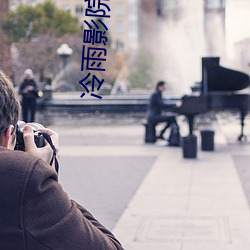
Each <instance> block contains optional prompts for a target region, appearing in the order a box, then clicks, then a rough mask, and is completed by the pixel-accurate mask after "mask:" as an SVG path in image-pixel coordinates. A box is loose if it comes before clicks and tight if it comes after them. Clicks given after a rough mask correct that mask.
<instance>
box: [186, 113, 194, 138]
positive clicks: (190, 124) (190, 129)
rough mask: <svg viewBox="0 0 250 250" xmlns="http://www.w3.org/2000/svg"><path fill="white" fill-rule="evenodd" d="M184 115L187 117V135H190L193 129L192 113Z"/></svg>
mask: <svg viewBox="0 0 250 250" xmlns="http://www.w3.org/2000/svg"><path fill="white" fill-rule="evenodd" d="M186 117H187V119H188V126H189V135H192V134H193V130H194V115H187V116H186Z"/></svg>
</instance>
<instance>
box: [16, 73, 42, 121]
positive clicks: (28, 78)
mask: <svg viewBox="0 0 250 250" xmlns="http://www.w3.org/2000/svg"><path fill="white" fill-rule="evenodd" d="M19 94H20V95H22V113H23V121H24V122H34V121H35V113H36V99H37V97H38V87H37V84H36V82H35V80H34V78H33V72H32V70H31V69H26V70H25V72H24V79H23V82H22V83H21V85H20V88H19Z"/></svg>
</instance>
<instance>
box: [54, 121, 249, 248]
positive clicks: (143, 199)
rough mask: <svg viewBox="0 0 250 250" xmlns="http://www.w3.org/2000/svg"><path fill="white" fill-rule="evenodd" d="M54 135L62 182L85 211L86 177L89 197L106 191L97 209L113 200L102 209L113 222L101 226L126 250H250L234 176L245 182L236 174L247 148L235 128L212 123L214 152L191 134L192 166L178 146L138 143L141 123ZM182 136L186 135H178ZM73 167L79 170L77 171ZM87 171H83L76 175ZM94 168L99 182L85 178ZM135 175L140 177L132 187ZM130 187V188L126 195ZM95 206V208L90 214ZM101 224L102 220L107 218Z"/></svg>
mask: <svg viewBox="0 0 250 250" xmlns="http://www.w3.org/2000/svg"><path fill="white" fill-rule="evenodd" d="M55 129H57V131H58V132H59V133H60V134H61V138H62V143H61V145H62V146H61V149H60V152H61V164H62V167H61V172H60V175H59V180H60V182H61V183H62V185H63V187H64V188H65V189H66V191H67V192H68V193H69V194H70V196H71V197H72V196H73V198H74V199H76V200H77V201H79V200H80V201H79V202H80V203H81V204H84V203H85V204H86V199H85V198H84V196H83V191H84V188H87V187H84V184H83V183H82V182H81V178H82V177H83V176H86V175H87V178H86V179H85V181H87V180H88V181H89V184H90V186H91V183H92V184H93V185H92V189H90V190H89V191H88V192H87V193H89V192H92V194H94V193H96V192H99V191H98V190H99V189H98V187H97V186H98V185H99V188H101V189H104V190H105V191H104V192H109V195H107V197H105V195H104V196H103V193H101V194H100V196H99V198H100V200H99V202H100V203H105V201H106V200H109V198H110V197H108V196H112V195H114V197H113V200H112V199H111V200H110V201H112V202H110V203H109V202H108V203H107V204H106V205H105V206H106V207H105V209H110V216H111V217H112V218H114V217H115V218H116V219H115V221H112V218H110V220H108V219H107V220H106V222H107V223H108V222H109V221H111V222H110V224H109V226H110V228H111V229H112V231H113V233H114V234H115V236H116V237H117V238H118V239H119V240H120V241H121V243H122V244H123V246H124V248H125V249H127V250H147V249H148V250H246V249H250V213H249V205H248V201H247V198H246V197H247V196H246V195H245V193H244V189H243V186H242V184H241V180H240V176H241V177H242V176H243V177H244V168H243V169H241V175H240V176H239V174H238V172H237V167H242V166H239V164H241V163H242V159H247V160H246V161H243V163H244V164H246V163H249V162H248V160H249V159H250V158H249V156H250V145H249V143H238V142H236V138H237V135H238V130H239V126H237V123H234V122H228V123H225V122H223V120H221V121H220V120H219V123H216V124H213V129H214V130H215V151H213V152H206V151H201V149H200V138H199V134H198V132H197V131H196V134H197V136H198V139H199V141H198V154H197V159H184V158H183V156H182V150H181V148H179V147H164V146H160V145H154V144H144V142H143V136H144V129H143V127H142V125H141V124H138V125H135V124H131V125H126V126H125V125H120V124H117V125H116V124H108V125H107V126H84V127H78V128H77V129H72V128H64V127H56V126H55ZM182 132H183V133H186V132H187V130H185V128H184V130H183V131H182ZM247 132H248V131H247ZM76 141H78V142H77V143H76ZM112 162H115V164H114V166H113V167H112V169H111V172H110V173H109V174H108V176H109V177H108V179H107V183H112V185H111V187H110V190H106V189H107V188H106V187H105V186H102V185H103V183H101V181H102V177H101V176H105V174H106V171H108V169H109V168H110V165H112ZM66 163H67V164H66ZM74 163H78V164H79V165H78V167H77V168H74ZM86 164H87V165H89V169H86V168H85V169H84V170H82V169H83V166H84V165H86ZM98 164H99V165H101V166H103V167H101V168H99V169H97V170H96V173H100V171H101V172H102V173H101V175H100V176H99V177H96V176H93V173H92V175H89V174H90V173H91V172H89V171H90V170H93V168H95V165H98ZM144 165H145V167H144ZM131 166H132V167H134V169H135V172H133V169H131V168H129V167H131ZM243 167H246V166H243ZM123 171H124V172H123ZM133 173H134V175H136V176H139V177H138V178H137V179H136V180H135V179H133ZM98 178H99V180H98ZM79 183H80V184H79ZM129 183H134V186H133V187H132V188H131V187H130V186H129ZM246 184H248V181H247V180H246ZM95 186H96V187H95ZM123 186H125V187H124V188H123ZM129 188H131V190H130V192H129V194H128V193H127V192H128V191H127V189H129ZM246 191H247V189H246ZM124 193H126V195H127V196H126V198H124V197H123V194H124ZM90 196H92V195H91V194H90ZM119 196H121V199H120V200H121V202H120V200H119ZM124 201H125V202H124ZM94 202H96V201H94ZM113 202H114V203H113ZM115 203H117V204H115ZM119 203H123V204H122V205H120V204H119ZM96 205H97V204H93V208H94V207H95V206H96ZM119 205H120V207H119ZM113 206H114V207H119V209H118V210H119V212H116V211H112V207H113ZM89 207H91V200H90V202H89V203H88V205H87V208H89ZM103 209H104V208H103ZM105 209H104V210H105ZM101 210H102V209H101ZM101 210H99V211H98V210H97V211H95V212H97V214H98V212H100V213H99V215H98V216H99V217H98V216H97V217H98V219H99V218H100V217H102V216H100V215H101ZM91 211H93V210H92V209H91ZM102 211H103V210H102ZM94 214H95V213H94ZM103 216H104V215H103ZM103 218H104V220H105V216H104V217H103ZM102 222H103V221H102ZM103 224H105V223H103ZM105 225H106V224H105Z"/></svg>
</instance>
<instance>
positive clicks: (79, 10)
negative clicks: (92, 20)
mask: <svg viewBox="0 0 250 250" xmlns="http://www.w3.org/2000/svg"><path fill="white" fill-rule="evenodd" d="M76 15H77V16H82V15H83V6H82V5H76Z"/></svg>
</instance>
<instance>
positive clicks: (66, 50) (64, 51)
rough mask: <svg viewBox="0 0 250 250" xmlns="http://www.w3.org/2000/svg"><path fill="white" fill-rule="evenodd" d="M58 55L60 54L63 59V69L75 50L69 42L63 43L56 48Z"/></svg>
mask: <svg viewBox="0 0 250 250" xmlns="http://www.w3.org/2000/svg"><path fill="white" fill-rule="evenodd" d="M56 53H57V55H59V56H60V57H61V58H62V60H63V69H64V68H65V67H66V65H67V60H68V58H69V57H70V56H71V54H72V53H73V50H72V49H71V48H70V47H69V45H68V44H67V43H63V44H62V45H61V46H60V47H59V48H58V49H57V50H56Z"/></svg>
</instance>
